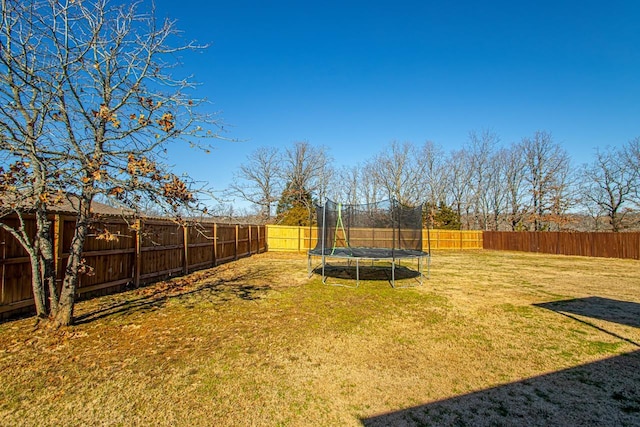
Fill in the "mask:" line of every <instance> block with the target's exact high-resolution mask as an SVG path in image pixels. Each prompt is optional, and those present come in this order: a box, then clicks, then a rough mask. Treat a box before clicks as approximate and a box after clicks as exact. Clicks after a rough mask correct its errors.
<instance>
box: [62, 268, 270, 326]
mask: <svg viewBox="0 0 640 427" xmlns="http://www.w3.org/2000/svg"><path fill="white" fill-rule="evenodd" d="M201 275H202V274H201ZM260 278H261V276H260V272H259V271H258V270H255V271H247V272H245V273H242V274H236V275H234V276H233V277H231V278H226V279H222V278H219V277H211V276H208V277H207V276H205V277H201V278H199V279H197V281H196V282H195V283H191V281H190V280H189V276H186V277H182V278H179V279H176V280H173V281H165V282H159V283H155V284H152V285H149V286H147V287H144V288H140V289H137V290H134V291H129V292H124V293H121V294H117V297H119V298H118V300H115V301H114V299H115V298H117V297H116V296H114V297H111V298H109V297H102V298H109V303H108V304H106V305H105V306H103V307H99V308H98V309H96V310H90V311H88V312H86V313H82V314H80V315H78V316H76V317H75V318H74V324H76V325H81V324H86V323H91V322H94V321H96V320H99V319H105V318H108V317H114V316H122V315H124V316H126V315H131V314H134V313H143V312H152V311H157V310H160V309H162V308H163V307H165V306H166V304H167V303H168V302H169V301H171V300H174V301H180V302H182V303H184V304H185V305H187V306H188V307H190V306H193V303H194V302H195V301H196V300H207V301H209V302H216V303H224V302H228V301H231V300H233V299H240V300H244V301H257V300H260V299H261V298H263V297H264V295H265V294H266V292H267V291H269V290H271V289H272V288H271V286H270V285H268V284H253V283H251V282H255V281H256V280H257V279H260ZM136 296H137V297H136ZM120 298H124V299H123V300H119V299H120Z"/></svg>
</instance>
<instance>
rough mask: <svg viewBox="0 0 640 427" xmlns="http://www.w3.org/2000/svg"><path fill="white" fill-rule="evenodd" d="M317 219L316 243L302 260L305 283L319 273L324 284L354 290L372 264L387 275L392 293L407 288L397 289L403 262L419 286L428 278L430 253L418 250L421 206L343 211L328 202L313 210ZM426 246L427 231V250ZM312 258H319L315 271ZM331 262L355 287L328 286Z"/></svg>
mask: <svg viewBox="0 0 640 427" xmlns="http://www.w3.org/2000/svg"><path fill="white" fill-rule="evenodd" d="M316 215H317V243H316V247H315V248H313V249H311V250H309V252H308V256H307V260H308V263H307V264H308V273H309V277H311V276H312V275H313V273H314V272H320V273H321V275H322V283H324V284H329V285H340V286H351V287H358V286H359V284H360V278H361V268H363V266H366V265H367V263H371V264H370V265H371V267H375V268H377V269H383V270H384V271H386V272H388V273H390V274H388V279H389V282H390V284H391V286H392V287H394V288H396V287H407V286H397V284H396V268H397V267H398V266H402V267H403V268H406V267H405V266H403V265H402V263H403V262H405V263H407V262H412V263H413V264H417V269H416V270H414V271H415V273H416V277H417V278H418V281H417V282H418V285H422V283H423V280H424V278H425V277H427V278H428V277H429V269H430V263H431V257H430V251H429V250H427V251H424V250H423V248H422V247H423V239H422V205H419V206H413V207H410V206H404V205H402V204H400V203H398V202H397V201H396V200H387V201H383V202H378V203H370V204H360V205H343V204H341V203H336V202H333V201H331V200H327V201H326V202H325V204H324V205H322V206H321V205H316ZM429 246H430V243H429V234H428V231H427V249H428V248H429ZM313 257H320V258H321V264H320V266H319V267H316V268H313V267H312V258H313ZM336 262H342V263H343V264H344V263H346V265H347V268H349V269H352V270H355V286H354V285H347V284H344V283H329V282H328V281H327V277H328V276H330V272H331V270H332V268H333V267H334V266H335V264H334V263H336ZM380 263H382V264H383V265H389V266H388V267H384V266H381V265H380ZM425 264H426V270H427V273H426V275H425V272H424V269H425ZM409 286H411V285H409Z"/></svg>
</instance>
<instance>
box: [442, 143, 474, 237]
mask: <svg viewBox="0 0 640 427" xmlns="http://www.w3.org/2000/svg"><path fill="white" fill-rule="evenodd" d="M446 172H447V175H446V176H447V188H448V194H449V197H450V200H449V202H448V203H449V204H450V205H451V206H452V207H453V210H454V211H455V212H456V214H457V215H458V217H459V218H460V219H461V220H463V221H464V226H465V228H467V229H468V228H470V222H469V220H470V210H471V194H472V189H471V167H470V159H469V153H468V152H467V151H466V150H464V149H462V150H456V151H452V152H451V153H450V155H449V157H448V158H447V161H446Z"/></svg>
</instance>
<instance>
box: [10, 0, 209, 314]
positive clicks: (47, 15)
mask: <svg viewBox="0 0 640 427" xmlns="http://www.w3.org/2000/svg"><path fill="white" fill-rule="evenodd" d="M140 7H141V3H137V2H136V3H133V4H122V3H116V2H113V3H112V2H111V1H110V0H85V1H75V2H74V1H70V2H59V1H57V0H32V1H30V2H21V1H17V0H2V28H1V37H2V40H1V41H0V43H1V46H0V57H1V58H2V59H1V61H2V62H1V63H0V66H1V67H2V69H1V70H0V71H1V74H2V80H0V93H1V94H0V96H2V97H3V99H2V101H3V102H2V104H3V105H4V107H2V108H0V135H1V145H0V151H1V153H2V160H3V161H4V162H5V168H4V169H3V171H2V179H3V181H2V183H0V190H1V191H2V193H3V194H2V198H3V200H5V201H10V202H9V203H5V204H4V206H3V208H4V212H3V213H5V214H6V213H8V212H9V211H13V213H15V214H17V215H18V216H19V217H21V215H23V214H24V213H25V212H31V211H33V210H34V209H35V214H36V217H37V218H39V219H38V221H37V225H38V231H37V233H36V236H37V237H36V239H35V240H32V241H25V239H24V238H23V239H21V238H20V237H21V230H20V227H18V228H17V229H14V230H13V235H14V236H16V237H17V238H18V240H19V241H20V242H21V243H22V244H23V246H25V249H27V251H28V252H29V255H30V258H31V262H32V265H34V264H36V265H38V264H39V261H38V259H37V258H40V260H44V261H45V263H47V262H48V260H49V259H52V258H51V257H52V254H51V252H50V251H51V246H50V244H48V243H44V244H43V242H42V241H43V240H48V239H45V236H47V235H48V227H49V223H48V220H47V219H46V217H47V214H48V212H49V211H50V209H51V206H52V205H55V204H57V203H60V202H61V201H62V200H63V199H65V198H67V199H71V200H74V201H75V204H74V205H73V206H75V210H76V214H77V221H76V227H75V233H74V236H73V238H72V241H71V245H70V247H69V248H68V249H69V257H68V260H67V266H66V269H65V275H64V280H63V284H62V289H61V290H60V291H58V289H57V288H55V287H51V286H50V287H49V291H50V292H49V298H50V299H51V300H50V304H49V311H48V313H46V314H47V316H48V317H49V318H50V319H51V320H52V322H53V323H54V324H55V325H69V324H71V323H72V321H73V308H74V303H75V294H76V287H77V283H78V278H79V275H80V274H82V272H83V271H85V270H86V269H87V268H89V267H90V266H86V265H84V261H83V259H82V250H83V247H84V242H85V240H86V238H87V235H88V232H89V229H90V228H91V227H92V226H94V224H93V222H92V221H93V217H92V215H91V211H90V208H91V203H92V201H93V200H94V199H95V198H96V197H111V198H112V199H113V200H114V201H116V202H117V203H119V204H121V205H122V206H126V207H129V208H134V209H135V208H136V207H137V206H138V204H140V203H141V202H143V201H152V202H153V203H156V204H157V205H159V206H163V207H164V208H165V209H166V210H168V211H170V212H174V213H175V214H176V215H177V214H179V213H180V212H181V211H182V209H184V207H185V206H189V205H193V203H194V202H195V197H194V191H195V190H196V189H195V188H194V187H193V185H190V182H189V180H188V179H187V178H183V177H178V176H177V175H175V174H173V173H171V172H170V170H169V168H168V166H167V165H166V163H165V162H164V161H163V160H164V159H163V158H162V154H163V152H164V148H165V146H166V145H167V144H168V143H170V142H173V141H178V140H179V139H180V138H184V141H185V142H188V143H189V144H192V145H193V144H194V141H195V139H193V138H192V137H193V136H197V135H201V136H209V137H213V136H217V133H216V131H215V130H217V128H216V126H217V121H216V119H215V117H208V116H203V115H199V114H197V112H196V107H197V106H198V105H199V104H201V103H202V102H204V100H198V99H194V98H193V97H192V96H189V91H190V90H191V89H193V88H194V85H193V83H192V82H191V81H190V79H188V78H174V77H173V76H172V75H171V74H169V71H171V70H172V68H173V66H174V65H175V64H174V61H175V59H174V58H175V57H176V55H177V54H179V52H181V51H184V50H191V49H198V48H200V46H197V45H195V44H194V43H186V44H184V45H181V46H178V47H172V46H171V45H170V43H174V42H175V36H176V35H177V31H176V28H175V25H174V23H173V22H172V21H169V20H165V21H163V22H158V21H157V20H156V19H155V17H154V14H153V11H152V10H151V11H150V12H148V13H147V12H145V11H143V10H141V9H140ZM167 60H169V61H170V62H166V61H167ZM37 110H40V112H39V113H38V111H37ZM207 124H209V125H212V127H213V129H214V131H212V130H211V129H207V130H205V129H204V128H203V126H206V125H207ZM25 189H28V191H27V193H26V196H27V198H25V197H24V196H25V193H24V191H25ZM16 200H21V201H23V202H22V203H16V202H11V201H16ZM5 228H6V226H5ZM101 231H102V232H103V234H101V237H102V238H113V235H111V234H110V233H109V232H108V230H107V229H103V230H101ZM10 232H11V231H10ZM38 236H39V237H38ZM30 248H31V249H34V251H30ZM40 264H41V262H40ZM38 273H39V276H40V277H44V280H38V279H37V278H34V280H33V286H34V295H36V297H37V296H38V295H39V294H44V290H43V286H44V285H43V284H44V283H52V280H53V276H52V274H53V272H52V271H49V270H48V269H47V268H46V267H45V268H42V267H40V271H39V272H38ZM34 276H35V274H34ZM39 314H40V315H44V313H41V312H40V313H39Z"/></svg>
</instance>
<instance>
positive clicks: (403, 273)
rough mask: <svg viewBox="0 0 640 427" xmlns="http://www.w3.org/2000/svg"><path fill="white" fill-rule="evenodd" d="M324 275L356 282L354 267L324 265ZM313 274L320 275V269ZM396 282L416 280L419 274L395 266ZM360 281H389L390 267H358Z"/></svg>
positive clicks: (317, 268)
mask: <svg viewBox="0 0 640 427" xmlns="http://www.w3.org/2000/svg"><path fill="white" fill-rule="evenodd" d="M324 271H325V275H326V276H328V277H332V278H334V279H348V280H356V266H355V265H340V264H327V265H325V269H324ZM313 272H314V273H315V274H320V275H321V274H322V267H316V268H315V269H314V270H313ZM395 277H396V280H402V279H416V278H419V277H420V272H418V271H415V270H412V269H410V268H407V267H405V266H401V265H396V271H395ZM360 280H384V281H390V280H391V266H386V265H385V266H381V265H373V266H370V265H360Z"/></svg>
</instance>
